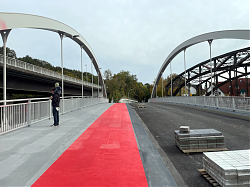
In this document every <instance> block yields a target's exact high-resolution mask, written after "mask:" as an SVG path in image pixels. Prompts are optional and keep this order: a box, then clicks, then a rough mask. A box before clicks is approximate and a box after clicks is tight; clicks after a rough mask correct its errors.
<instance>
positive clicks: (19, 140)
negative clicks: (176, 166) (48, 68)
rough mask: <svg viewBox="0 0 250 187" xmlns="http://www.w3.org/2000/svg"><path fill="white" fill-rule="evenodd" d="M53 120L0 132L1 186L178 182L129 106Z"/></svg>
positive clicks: (103, 107) (98, 108) (105, 107)
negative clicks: (0, 133)
mask: <svg viewBox="0 0 250 187" xmlns="http://www.w3.org/2000/svg"><path fill="white" fill-rule="evenodd" d="M52 121H53V120H44V121H41V122H38V123H36V124H34V125H32V126H31V127H25V128H22V129H18V130H16V131H13V132H10V133H6V134H3V135H1V136H0V142H1V143H0V150H1V151H0V186H96V187H97V186H99V187H104V186H113V187H118V186H123V187H125V186H127V187H128V186H129V187H131V186H133V187H146V186H149V187H154V186H157V187H158V186H159V187H160V186H164V187H165V186H177V185H176V183H175V181H174V180H173V178H172V176H171V174H170V173H169V171H168V169H167V167H166V165H165V164H164V162H163V161H162V159H161V157H160V155H159V153H158V152H157V150H156V148H155V147H154V146H153V144H152V142H151V141H150V139H149V137H148V135H147V134H146V132H145V131H144V129H143V127H142V125H141V123H140V122H139V120H138V118H136V115H135V112H134V111H133V110H132V109H131V107H130V106H129V105H127V106H126V104H108V103H106V104H99V105H93V106H90V107H86V108H83V109H81V110H76V111H73V112H71V113H67V114H64V115H62V116H60V126H59V127H50V125H51V123H52Z"/></svg>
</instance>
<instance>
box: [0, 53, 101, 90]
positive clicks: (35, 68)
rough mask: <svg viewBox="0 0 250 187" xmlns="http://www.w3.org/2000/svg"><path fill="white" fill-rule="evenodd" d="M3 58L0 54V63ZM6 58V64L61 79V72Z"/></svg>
mask: <svg viewBox="0 0 250 187" xmlns="http://www.w3.org/2000/svg"><path fill="white" fill-rule="evenodd" d="M3 58H4V57H3V55H2V54H0V63H3ZM6 59H7V65H9V66H12V67H16V68H20V69H24V70H28V71H31V72H35V73H40V74H42V75H46V76H51V77H55V78H58V79H62V74H60V73H57V72H54V71H51V70H48V69H45V68H42V67H39V66H36V65H33V64H29V63H27V62H23V61H21V60H17V59H14V58H10V57H6ZM63 77H64V80H66V81H70V82H73V83H77V84H82V81H81V80H80V79H76V78H73V77H70V76H67V75H64V76H63ZM83 85H84V86H89V87H91V86H92V83H90V82H86V81H83ZM93 87H94V88H99V89H101V88H102V87H101V86H100V85H99V86H98V85H97V84H93Z"/></svg>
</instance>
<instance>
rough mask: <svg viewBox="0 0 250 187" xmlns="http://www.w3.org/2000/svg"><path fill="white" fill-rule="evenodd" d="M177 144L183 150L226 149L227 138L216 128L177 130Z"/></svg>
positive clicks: (175, 132)
mask: <svg viewBox="0 0 250 187" xmlns="http://www.w3.org/2000/svg"><path fill="white" fill-rule="evenodd" d="M174 134H175V144H176V145H177V146H178V147H179V148H180V149H181V150H198V149H202V150H204V149H225V139H224V136H223V135H222V133H221V132H219V131H217V130H215V129H193V130H189V131H186V132H185V131H183V130H181V128H180V130H175V131H174Z"/></svg>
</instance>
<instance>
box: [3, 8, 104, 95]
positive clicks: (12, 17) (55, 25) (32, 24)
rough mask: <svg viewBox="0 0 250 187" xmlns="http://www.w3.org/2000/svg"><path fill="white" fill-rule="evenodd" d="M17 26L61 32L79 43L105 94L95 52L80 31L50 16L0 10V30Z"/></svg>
mask: <svg viewBox="0 0 250 187" xmlns="http://www.w3.org/2000/svg"><path fill="white" fill-rule="evenodd" d="M17 28H32V29H42V30H48V31H52V32H56V33H61V34H63V35H65V36H67V37H69V38H70V39H72V40H73V41H75V42H76V43H77V44H79V45H80V47H81V48H82V49H84V51H85V52H86V53H87V55H88V56H89V58H90V59H91V60H92V63H93V65H94V67H95V69H96V72H97V73H98V74H99V75H100V76H99V81H100V84H101V85H102V87H103V89H104V94H105V96H106V89H105V86H104V81H103V77H102V74H101V71H100V69H99V65H98V62H97V59H96V57H95V54H94V52H93V50H92V49H91V47H90V45H89V44H88V42H87V41H86V40H85V39H84V38H83V37H82V36H81V34H80V33H78V32H77V31H76V30H74V29H73V28H71V27H69V26H68V25H66V24H64V23H62V22H59V21H57V20H54V19H51V18H47V17H42V16H37V15H31V14H22V13H6V12H0V31H5V30H11V29H17ZM73 36H77V37H73Z"/></svg>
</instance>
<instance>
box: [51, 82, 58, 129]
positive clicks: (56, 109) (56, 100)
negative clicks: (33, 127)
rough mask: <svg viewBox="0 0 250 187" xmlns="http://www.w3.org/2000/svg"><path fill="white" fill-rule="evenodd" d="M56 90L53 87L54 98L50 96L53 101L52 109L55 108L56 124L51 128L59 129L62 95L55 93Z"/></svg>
mask: <svg viewBox="0 0 250 187" xmlns="http://www.w3.org/2000/svg"><path fill="white" fill-rule="evenodd" d="M55 90H56V88H55V87H53V88H52V89H51V91H52V96H50V98H51V100H52V107H53V116H54V124H53V125H51V126H55V127H58V125H59V104H60V94H58V92H55Z"/></svg>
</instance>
